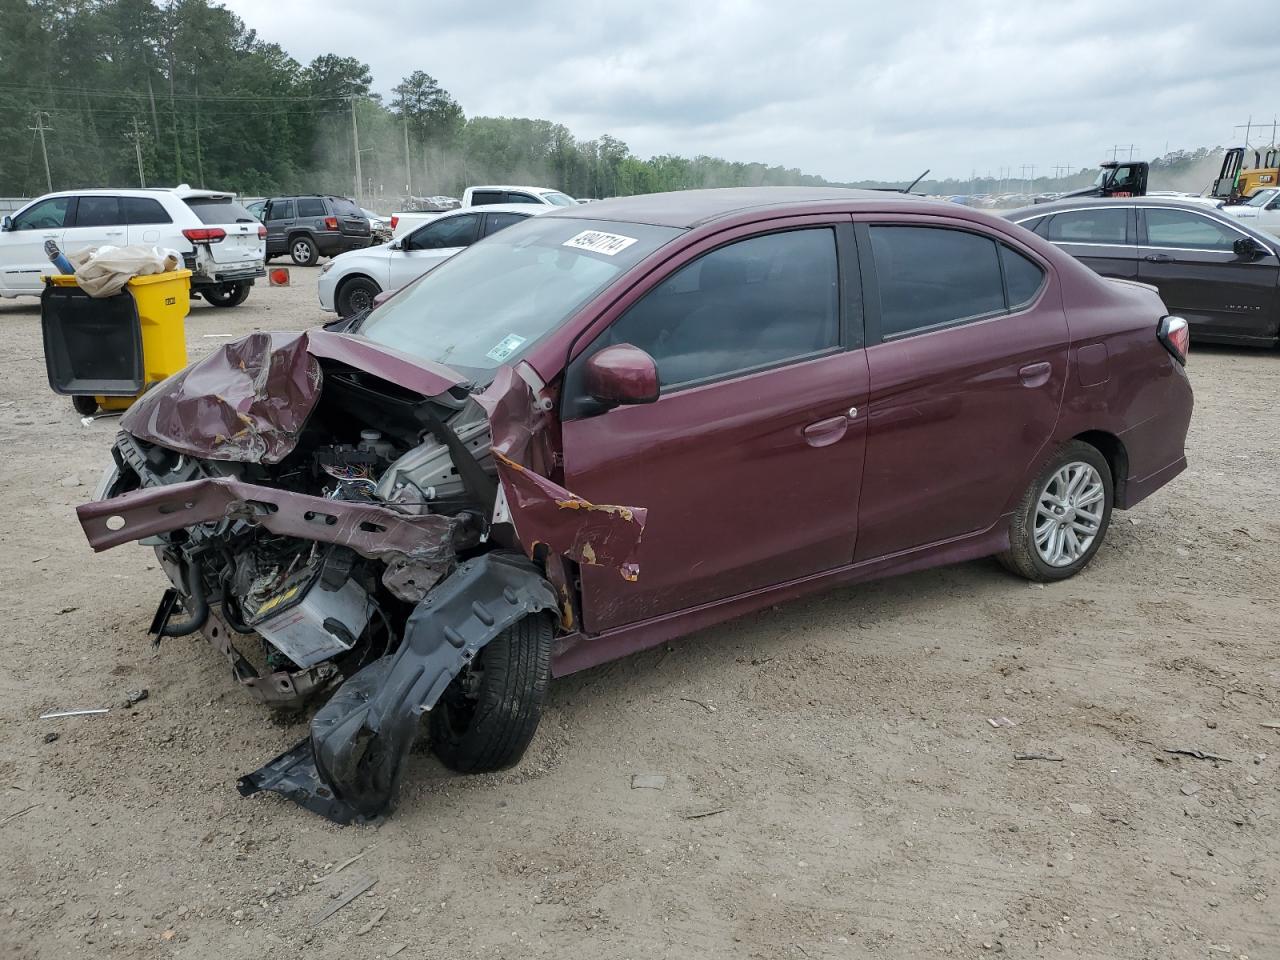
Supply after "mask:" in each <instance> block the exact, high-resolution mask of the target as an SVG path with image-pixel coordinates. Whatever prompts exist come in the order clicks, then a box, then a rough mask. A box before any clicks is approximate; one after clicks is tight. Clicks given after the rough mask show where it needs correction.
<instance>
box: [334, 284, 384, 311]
mask: <svg viewBox="0 0 1280 960" xmlns="http://www.w3.org/2000/svg"><path fill="white" fill-rule="evenodd" d="M381 292H382V288H381V287H379V286H378V285H377V284H376V283H374V282H373V281H372V280H370V279H369V278H368V277H349V278H348V279H346V280H343V281H342V286H341V287H339V288H338V303H337V306H338V316H340V317H350V316H353V315H355V314H357V313H362V312H363V311H365V310H372V309H373V298H374V297H376V296H377V295H378V294H380V293H381Z"/></svg>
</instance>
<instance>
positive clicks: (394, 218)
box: [391, 214, 400, 230]
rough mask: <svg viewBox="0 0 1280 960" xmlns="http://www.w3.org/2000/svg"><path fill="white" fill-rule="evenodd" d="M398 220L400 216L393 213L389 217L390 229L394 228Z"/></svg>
mask: <svg viewBox="0 0 1280 960" xmlns="http://www.w3.org/2000/svg"><path fill="white" fill-rule="evenodd" d="M399 222H400V218H399V217H397V216H395V215H394V214H393V215H392V217H391V229H392V230H394V229H395V228H396V224H398V223H399Z"/></svg>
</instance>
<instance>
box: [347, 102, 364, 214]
mask: <svg viewBox="0 0 1280 960" xmlns="http://www.w3.org/2000/svg"><path fill="white" fill-rule="evenodd" d="M347 99H349V100H350V101H351V153H352V155H353V156H354V157H355V158H356V170H355V184H356V195H355V201H356V206H360V188H361V186H362V185H363V183H364V178H363V177H362V176H361V175H360V130H359V129H358V128H357V127H356V95H355V94H354V93H353V94H351V96H350V97H348V98H347Z"/></svg>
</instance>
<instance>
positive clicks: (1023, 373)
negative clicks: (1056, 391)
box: [1018, 360, 1053, 387]
mask: <svg viewBox="0 0 1280 960" xmlns="http://www.w3.org/2000/svg"><path fill="white" fill-rule="evenodd" d="M1051 373H1053V365H1052V364H1050V363H1049V362H1048V361H1047V360H1043V361H1041V362H1040V363H1029V364H1027V365H1026V366H1025V367H1023V368H1022V369H1021V370H1019V371H1018V376H1019V377H1020V378H1022V385H1023V386H1024V387H1042V386H1044V385H1045V384H1046V383H1048V382H1049V375H1050V374H1051Z"/></svg>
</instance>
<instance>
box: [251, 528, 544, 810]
mask: <svg viewBox="0 0 1280 960" xmlns="http://www.w3.org/2000/svg"><path fill="white" fill-rule="evenodd" d="M558 609H559V602H558V600H557V597H556V592H555V590H554V589H553V588H552V587H551V585H550V584H549V583H548V582H547V581H546V579H545V578H544V577H543V575H542V573H541V572H540V571H539V570H538V568H537V567H535V566H534V565H533V564H532V563H531V562H530V561H529V560H527V559H525V557H523V556H520V555H517V554H509V553H489V554H485V555H484V556H482V557H477V558H476V559H473V560H468V561H466V562H465V563H463V564H461V565H459V567H458V569H457V570H456V571H454V573H453V574H452V575H451V576H449V577H448V578H446V579H445V580H443V581H441V583H440V584H439V586H437V587H436V588H435V589H434V590H432V591H431V593H429V594H428V595H427V596H426V597H425V598H423V600H422V602H421V603H419V604H418V605H417V607H416V608H414V611H413V613H412V614H411V615H410V616H409V620H408V623H407V624H406V626H405V635H404V639H403V640H402V641H401V643H400V646H399V647H398V648H397V649H396V651H395V653H392V654H390V655H388V656H385V657H382V658H381V659H379V660H376V661H374V662H373V663H371V664H369V665H368V666H367V667H364V668H363V669H362V670H360V671H358V672H357V673H355V674H354V675H353V676H352V677H351V678H350V679H349V680H347V682H346V683H344V684H343V685H342V686H341V687H339V688H338V690H337V692H336V693H335V694H334V695H333V698H332V699H331V700H330V701H329V702H328V703H326V704H325V705H324V706H323V707H321V708H320V710H318V711H317V712H316V715H315V716H314V717H313V718H312V720H311V736H310V737H308V738H307V739H306V740H304V741H302V742H301V743H299V744H298V745H297V746H296V747H294V748H293V749H292V750H289V751H287V752H286V753H283V754H281V755H280V756H278V757H276V758H275V759H274V760H272V761H271V762H270V763H268V764H266V765H265V766H263V767H262V768H260V769H258V770H255V771H254V772H253V773H250V774H246V775H245V776H243V777H241V778H240V781H239V785H238V788H239V790H240V793H241V795H243V796H249V795H250V794H254V793H257V792H258V791H260V790H271V791H274V792H276V793H279V794H282V795H283V796H286V797H288V798H289V799H291V800H294V801H296V802H297V803H299V804H301V805H302V806H304V807H306V808H307V809H308V810H311V811H313V812H315V813H318V814H320V815H321V816H323V817H327V818H328V819H330V820H332V821H334V822H335V823H342V824H346V823H353V822H365V821H368V820H371V819H373V818H375V817H377V816H380V815H381V814H383V813H386V812H387V811H388V810H390V809H391V808H392V807H393V806H394V805H395V800H396V794H397V793H398V790H399V786H400V779H401V775H402V773H403V768H404V760H405V757H406V756H407V755H408V753H409V749H410V748H411V747H412V746H413V741H414V739H415V738H416V737H417V734H418V730H419V728H420V726H421V719H422V714H423V713H425V712H426V711H428V710H430V709H431V708H432V707H433V706H435V704H436V701H438V700H439V699H440V697H441V695H442V694H443V693H444V691H445V688H446V687H448V686H449V683H450V682H451V681H452V680H453V678H454V677H456V676H457V675H458V673H459V672H460V671H461V670H462V668H463V667H464V666H466V664H468V663H469V662H470V661H471V660H472V658H474V657H475V655H476V653H477V652H478V651H479V650H480V648H481V647H483V646H484V645H485V644H486V643H488V642H489V641H490V640H492V639H493V638H494V637H496V636H497V635H498V634H499V633H501V632H502V631H503V630H505V629H506V628H507V627H509V626H511V625H512V624H513V623H515V622H516V621H517V620H520V619H521V618H522V617H526V616H529V615H530V614H537V613H543V612H548V613H550V614H552V615H555V616H558Z"/></svg>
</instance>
